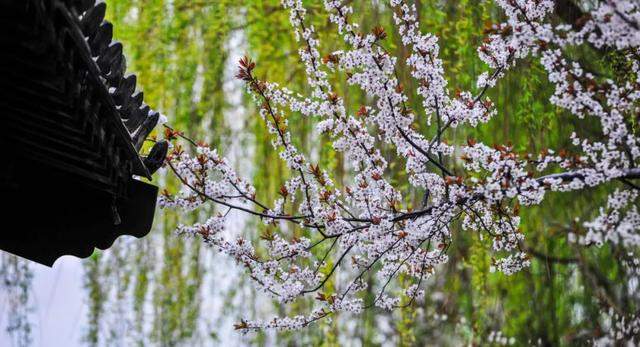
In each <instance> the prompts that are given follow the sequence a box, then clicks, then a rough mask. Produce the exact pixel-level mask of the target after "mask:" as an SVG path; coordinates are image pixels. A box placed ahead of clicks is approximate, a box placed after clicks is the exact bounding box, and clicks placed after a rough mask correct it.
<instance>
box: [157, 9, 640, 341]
mask: <svg viewBox="0 0 640 347" xmlns="http://www.w3.org/2000/svg"><path fill="white" fill-rule="evenodd" d="M347 3H348V2H347ZM496 3H497V5H498V6H499V7H500V8H501V9H502V10H503V11H504V18H505V21H504V22H503V23H499V24H493V25H490V26H488V27H487V28H486V30H485V34H486V35H485V39H484V41H483V44H482V45H481V46H480V47H478V48H477V53H478V56H479V57H480V59H481V60H482V61H483V62H484V63H486V67H485V69H484V70H485V71H484V72H482V73H481V74H480V75H479V76H477V79H476V81H477V83H476V88H475V89H474V90H468V91H456V92H452V91H451V89H452V86H449V85H448V83H447V80H446V79H445V77H444V76H445V74H444V68H443V63H442V60H441V59H440V58H439V45H438V38H437V37H436V36H434V35H432V34H429V33H425V32H423V29H424V28H423V27H421V25H420V23H419V19H418V16H417V11H416V7H415V5H413V4H411V3H408V2H406V1H403V0H390V1H389V2H388V3H387V4H386V5H388V6H389V7H390V8H391V9H392V10H393V13H394V15H393V23H394V24H395V26H394V27H393V28H391V29H393V30H395V31H397V33H398V34H399V36H400V37H401V43H402V45H403V46H404V49H405V50H406V51H407V52H409V53H408V54H407V55H406V57H396V56H394V55H392V54H391V53H390V51H389V50H388V48H387V47H385V39H386V38H387V30H388V29H389V28H382V27H375V28H374V29H373V30H372V31H371V32H362V31H361V30H360V28H359V27H358V25H357V24H356V23H355V22H353V20H352V18H351V17H352V16H354V13H353V9H352V7H351V6H350V5H348V4H345V3H344V2H343V1H336V0H325V1H324V3H323V5H324V10H326V11H327V13H328V14H329V18H330V21H331V23H332V24H333V26H334V27H335V28H336V30H337V32H338V33H339V35H340V37H341V38H342V39H343V41H344V44H343V47H344V49H342V50H339V51H334V52H323V53H324V54H321V50H322V46H321V44H320V42H319V39H318V36H317V33H316V31H315V29H314V27H313V25H311V24H310V23H309V19H308V18H307V13H308V12H307V9H305V7H304V6H303V4H302V1H301V0H283V1H282V6H283V7H284V8H285V9H286V10H288V11H289V14H290V22H291V27H292V30H293V32H294V34H295V37H296V39H297V41H298V42H299V43H300V49H299V52H298V53H299V57H300V61H301V62H302V64H304V70H305V73H306V78H307V83H308V85H309V89H310V91H311V93H310V95H300V94H298V93H296V92H294V91H291V90H288V89H287V88H286V87H284V86H281V85H278V84H276V83H271V82H269V81H265V80H262V79H260V77H259V76H257V75H256V73H255V71H254V69H255V63H254V62H252V61H251V60H250V59H248V58H243V59H242V60H240V62H239V70H238V74H237V77H238V78H239V79H241V80H242V81H244V83H246V86H247V92H248V93H249V94H250V95H251V96H252V98H253V99H254V100H255V102H256V105H257V106H258V108H259V114H260V116H261V118H262V120H263V124H264V125H265V126H266V127H267V129H268V130H269V133H270V134H271V135H272V144H273V148H274V149H275V150H277V151H278V152H279V154H280V157H281V159H282V160H283V162H284V163H285V164H286V166H287V168H288V169H289V171H290V173H291V175H290V177H289V178H287V179H286V180H285V181H283V183H282V187H281V188H280V197H279V198H278V199H276V200H275V201H273V202H266V201H259V200H258V199H257V198H256V196H257V195H256V190H255V188H254V187H253V186H252V184H251V183H250V182H249V181H248V180H247V179H246V178H244V177H242V173H237V172H235V171H234V169H233V168H232V167H231V166H230V164H229V162H228V160H227V159H225V157H224V155H223V154H220V153H218V151H217V150H216V149H212V148H210V147H208V146H207V145H206V144H204V143H201V142H196V141H194V140H192V139H190V138H188V137H186V136H184V135H183V134H182V133H180V132H178V131H176V130H173V129H172V128H169V127H167V129H166V132H165V136H166V137H167V138H168V139H171V140H174V139H178V140H176V141H175V142H174V145H173V150H172V152H171V153H170V154H169V156H168V157H167V160H166V165H167V166H168V167H169V168H170V169H171V170H172V171H173V172H174V173H175V175H176V177H177V178H178V179H179V181H180V183H181V189H180V190H179V191H178V192H177V193H175V194H172V193H169V192H164V194H163V196H162V197H161V198H160V205H161V206H162V207H164V208H179V209H184V210H187V211H191V210H194V209H199V208H202V207H203V206H205V205H209V204H214V205H216V206H217V211H218V213H217V214H215V215H213V216H211V217H210V218H209V219H207V220H206V221H205V222H203V223H197V224H193V225H181V226H180V227H179V228H178V232H179V233H181V234H188V235H193V236H196V237H200V238H202V240H203V241H204V242H205V243H206V244H208V245H210V246H212V247H214V248H216V249H217V250H219V251H220V252H222V253H225V254H227V255H228V256H230V257H232V258H233V259H235V260H236V261H237V263H238V264H240V265H241V266H243V267H245V268H246V270H247V272H248V274H249V276H250V277H251V279H252V280H253V281H254V282H255V283H256V285H257V286H258V287H259V288H260V289H261V290H263V291H264V292H266V293H268V294H269V295H271V296H272V297H273V298H275V299H277V300H279V301H280V302H281V303H283V304H287V303H292V302H294V301H296V300H299V299H304V298H314V299H315V300H314V301H315V303H316V305H315V308H313V309H312V310H311V311H310V312H308V313H307V314H305V315H299V316H295V317H276V318H274V319H273V320H269V321H257V320H251V319H245V320H242V321H241V322H239V323H238V324H237V325H236V328H237V329H241V330H244V331H248V330H257V329H264V328H276V329H297V328H302V327H305V326H307V325H309V324H311V323H313V322H315V321H317V320H320V319H323V318H326V317H329V316H331V315H332V314H333V313H335V312H338V311H348V312H352V313H359V312H361V311H362V310H364V309H367V308H370V307H374V306H375V307H379V308H382V309H394V308H398V307H400V306H407V305H411V303H413V302H414V301H415V300H420V299H421V297H422V296H424V294H425V293H424V286H423V284H424V282H425V281H426V280H427V278H429V277H430V276H434V275H435V273H436V272H437V269H438V267H439V266H440V265H441V264H443V263H445V262H447V259H448V258H447V251H448V249H449V248H450V245H451V243H452V241H453V234H454V233H456V232H466V233H477V234H478V235H479V237H480V238H485V239H490V240H491V241H492V252H493V253H494V256H495V258H494V261H493V267H492V268H493V269H495V270H497V271H500V272H502V273H504V274H505V275H511V274H514V273H516V272H518V271H520V270H522V269H523V268H526V267H528V266H529V265H530V259H531V256H532V254H531V252H532V251H531V250H530V249H528V248H526V247H525V246H524V243H523V241H524V239H525V234H524V233H523V232H522V231H521V229H520V228H519V224H520V217H519V212H520V210H521V209H524V208H527V207H529V206H534V205H539V204H540V203H541V202H542V201H543V200H544V199H545V195H547V194H549V192H559V193H561V194H580V191H582V190H585V189H591V188H593V187H598V186H604V187H607V188H606V189H609V191H610V194H609V197H608V201H607V203H606V205H605V206H602V207H600V213H599V215H598V216H597V217H596V218H595V219H593V220H591V221H587V222H585V223H584V224H583V226H584V228H585V229H586V233H584V234H581V235H576V234H572V235H570V238H571V239H572V241H573V242H575V243H576V244H579V245H582V246H592V245H595V246H600V245H603V244H605V243H612V244H616V245H620V246H622V247H624V248H625V249H626V250H628V253H626V255H625V257H627V258H626V261H627V263H628V264H630V265H629V266H630V267H633V268H637V267H638V260H637V253H636V251H637V246H638V245H640V233H639V231H640V214H639V212H638V195H639V193H640V186H638V184H637V183H636V182H635V180H636V179H638V178H640V167H638V165H640V147H639V138H638V136H637V129H636V127H637V115H638V112H639V111H640V109H639V108H638V106H639V104H638V102H639V100H638V99H639V98H640V74H639V70H640V48H639V46H640V5H639V4H638V3H637V2H635V1H631V0H615V1H614V0H607V1H602V2H600V3H598V4H596V5H595V6H593V7H591V8H589V9H588V11H587V12H585V13H584V15H582V16H580V17H579V18H578V19H577V20H576V21H575V23H572V24H557V23H553V22H552V21H551V20H550V19H549V17H550V14H551V13H552V12H553V11H554V10H555V7H556V5H557V4H556V3H555V2H554V1H551V0H496ZM582 45H588V46H590V47H592V48H594V49H597V50H606V51H615V52H618V53H619V54H620V55H621V56H622V57H623V60H624V61H625V63H626V64H627V65H628V66H629V71H630V74H631V75H632V76H633V77H632V78H630V79H629V80H626V81H622V82H620V81H613V80H612V79H608V78H606V77H603V76H601V75H599V74H597V73H595V72H593V71H590V70H589V69H587V68H586V67H584V66H583V65H582V64H581V62H580V61H579V60H576V59H573V58H572V55H571V54H569V53H568V52H570V51H571V50H572V49H574V48H575V47H579V46H582ZM531 56H533V57H535V58H537V59H539V60H540V62H541V63H542V65H543V66H544V68H545V70H546V72H547V75H548V80H549V82H550V83H551V84H552V85H553V86H554V88H555V91H554V93H553V95H552V96H551V98H550V99H549V101H550V102H551V103H552V104H554V105H556V106H557V107H559V108H562V109H564V110H566V111H567V112H568V113H570V114H572V115H573V116H574V117H577V118H578V119H579V120H580V121H581V122H590V123H596V124H598V128H599V133H598V134H593V133H585V134H580V133H572V134H571V135H570V141H571V147H570V148H563V149H556V150H554V149H545V150H543V151H541V152H540V153H518V152H516V151H515V150H514V148H513V146H512V145H510V144H502V145H493V146H490V145H487V144H485V143H483V142H481V141H479V140H474V139H472V138H468V139H466V140H465V141H459V140H457V139H455V138H454V137H453V136H452V135H451V134H452V132H453V130H454V129H456V128H461V127H470V128H474V127H477V126H478V125H479V124H481V123H486V122H489V121H491V120H492V118H494V116H495V115H496V114H497V110H496V107H495V105H494V103H493V102H492V101H491V100H490V99H489V98H488V97H487V91H488V90H489V89H491V88H493V87H495V86H496V85H497V84H498V83H500V80H501V79H502V78H503V77H504V76H505V75H506V74H508V73H509V70H510V69H511V68H513V67H514V66H516V65H517V64H518V62H519V61H521V60H522V59H524V58H528V57H531ZM401 64H403V65H405V66H406V67H408V68H409V69H410V71H411V77H412V78H413V79H415V81H416V82H417V84H418V85H419V87H418V88H417V90H415V91H406V90H405V88H404V86H403V85H402V84H400V83H399V79H398V76H397V72H396V68H397V66H399V65H401ZM332 76H341V77H342V78H344V79H345V80H346V83H347V84H348V85H350V86H353V87H356V88H359V89H360V90H361V91H362V92H363V93H365V94H366V95H367V99H368V100H369V101H370V102H369V103H368V104H365V105H361V106H359V107H358V108H355V109H349V108H348V107H347V103H346V102H345V100H344V99H343V97H341V95H339V94H338V93H337V92H336V88H335V87H334V86H333V85H332V83H331V80H332V79H331V78H330V77H332ZM454 87H455V86H454ZM414 96H415V97H418V98H419V99H420V103H421V108H419V109H410V108H409V107H408V106H407V103H408V101H409V98H410V97H414ZM293 113H298V114H301V115H303V116H305V117H312V118H314V119H315V120H316V124H317V125H316V129H317V131H318V132H319V133H321V134H322V135H323V136H326V137H327V138H328V139H329V140H330V141H331V143H332V148H333V149H334V150H335V151H336V152H339V153H341V154H342V155H343V156H344V158H346V161H347V162H348V168H349V170H350V174H349V178H348V180H347V181H345V182H344V183H343V184H338V183H336V181H334V179H333V178H332V173H331V172H327V170H325V169H324V168H322V167H320V166H319V165H318V164H317V163H314V162H312V161H311V160H310V159H309V157H310V156H309V155H308V154H305V153H302V152H301V151H300V150H299V148H298V147H297V146H296V145H295V144H294V142H295V141H294V139H293V136H292V133H291V132H290V131H289V128H288V115H290V114H293ZM418 123H423V124H426V126H428V127H429V128H431V129H433V131H432V133H433V134H434V135H433V136H427V135H425V134H423V133H422V132H420V131H418V130H417V128H418V127H417V126H416V124H418ZM183 145H184V147H183ZM389 149H392V151H391V153H392V155H391V154H389V153H390V152H389ZM391 164H393V165H395V166H396V167H397V166H401V167H402V168H403V171H404V172H405V173H406V177H407V178H408V183H409V184H408V187H409V188H404V187H405V186H403V187H396V186H394V184H392V182H391V180H390V179H389V178H388V173H389V170H390V165H391ZM614 185H615V187H613V186H614ZM616 187H617V188H616ZM416 192H419V193H420V194H421V196H422V197H423V198H422V199H420V200H421V203H420V204H415V203H413V202H412V201H411V199H410V198H408V196H409V194H412V193H413V194H415V193H416ZM230 211H239V212H242V213H246V214H248V215H251V216H254V217H255V218H258V219H259V220H261V221H262V222H263V223H265V224H267V225H269V226H271V227H270V228H269V229H267V230H268V232H265V233H263V234H262V235H261V237H260V239H261V241H260V243H263V245H262V246H264V247H263V248H264V249H266V252H263V251H258V248H257V247H258V245H256V244H254V243H252V241H250V240H248V239H244V238H242V237H240V238H230V237H229V236H227V235H225V230H224V229H225V223H224V221H225V218H226V216H227V215H228V213H229V212H230ZM457 225H461V228H458V227H457ZM321 244H323V245H328V247H326V246H324V247H318V246H319V245H321ZM320 249H322V251H320ZM328 259H332V261H331V262H328ZM338 274H339V276H338ZM400 275H403V276H404V278H410V279H411V281H402V283H403V284H401V283H400V282H399V281H398V280H397V279H398V277H399V276H400ZM371 276H375V277H376V278H377V280H376V281H374V282H370V281H368V280H367V279H368V278H370V277H371ZM329 280H333V282H334V283H333V286H332V288H333V289H332V290H330V289H329V288H328V286H327V282H328V281H329ZM408 282H411V283H408ZM369 283H375V284H374V286H375V287H374V288H367V286H368V284H369ZM365 290H369V291H373V293H374V296H373V298H372V299H371V300H365V296H364V295H363V293H364V292H365ZM403 297H404V299H405V300H401V298H403ZM625 319H626V320H625ZM634 319H635V320H634ZM622 322H624V323H621V324H617V325H616V326H615V328H616V329H617V330H616V331H617V333H618V334H622V335H620V336H632V335H633V334H636V333H638V329H640V318H638V317H637V316H636V317H631V318H628V317H627V318H623V319H622Z"/></svg>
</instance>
